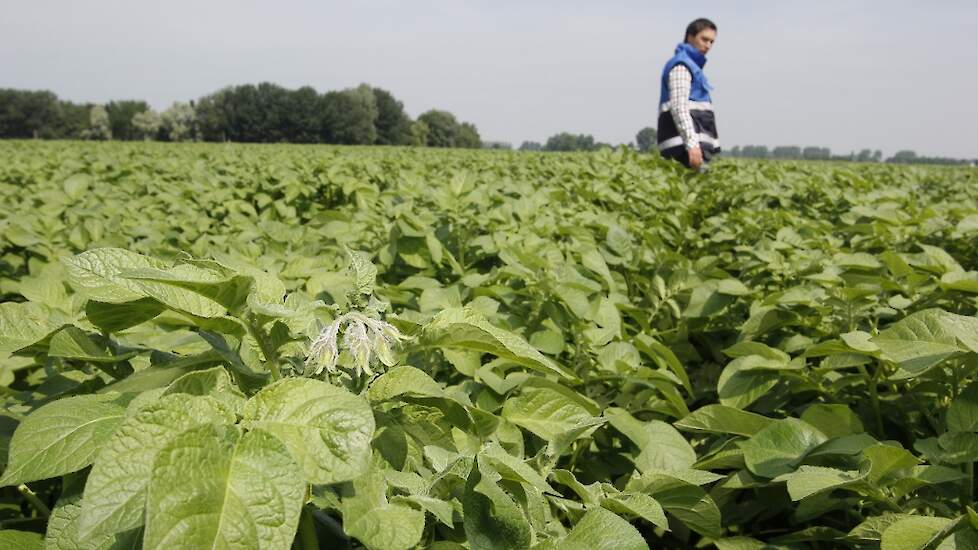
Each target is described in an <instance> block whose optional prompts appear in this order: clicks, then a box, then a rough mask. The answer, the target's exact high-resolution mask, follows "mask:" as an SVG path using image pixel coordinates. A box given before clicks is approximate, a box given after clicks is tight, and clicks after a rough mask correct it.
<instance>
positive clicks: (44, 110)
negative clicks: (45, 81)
mask: <svg viewBox="0 0 978 550" xmlns="http://www.w3.org/2000/svg"><path fill="white" fill-rule="evenodd" d="M60 119H61V109H60V108H59V105H58V96H56V95H54V94H53V93H51V92H47V91H36V92H35V91H26V90H13V89H0V137H4V138H34V137H41V138H53V137H61V136H58V135H56V128H57V126H58V123H59V121H60Z"/></svg>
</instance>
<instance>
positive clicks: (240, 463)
mask: <svg viewBox="0 0 978 550" xmlns="http://www.w3.org/2000/svg"><path fill="white" fill-rule="evenodd" d="M305 492H306V484H305V482H303V480H302V475H301V472H300V471H299V468H298V465H297V464H296V463H295V461H294V460H293V459H292V457H291V455H290V454H289V452H288V451H287V450H286V448H285V446H284V445H283V444H282V443H281V442H280V441H279V440H278V439H276V438H275V437H273V436H271V435H269V434H268V433H265V432H263V431H262V430H252V431H250V432H247V433H244V434H242V431H241V429H240V428H237V427H231V426H217V425H213V424H211V425H204V426H200V427H198V428H194V429H191V430H189V431H186V432H183V433H182V434H180V435H178V436H177V437H175V438H174V439H173V440H172V441H170V442H169V443H168V444H167V445H166V446H165V447H163V449H161V450H160V451H159V453H158V454H157V457H156V460H155V462H154V464H153V473H152V477H151V481H150V485H149V494H148V497H147V503H146V538H145V540H144V545H145V546H146V547H148V548H228V549H233V548H242V549H244V548H259V549H265V548H267V549H282V550H286V549H288V548H290V547H291V545H292V539H293V538H294V537H295V531H296V527H297V526H298V524H299V513H300V511H301V510H302V505H303V503H304V501H305Z"/></svg>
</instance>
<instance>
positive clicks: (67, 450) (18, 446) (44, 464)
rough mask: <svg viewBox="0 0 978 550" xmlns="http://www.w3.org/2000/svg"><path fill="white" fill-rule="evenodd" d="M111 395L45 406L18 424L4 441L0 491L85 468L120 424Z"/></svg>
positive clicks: (116, 399) (118, 410) (122, 408)
mask: <svg viewBox="0 0 978 550" xmlns="http://www.w3.org/2000/svg"><path fill="white" fill-rule="evenodd" d="M119 400H120V396H119V395H118V394H115V393H110V394H102V395H79V396H75V397H66V398H64V399H59V400H57V401H54V402H52V403H49V404H47V405H45V406H43V407H41V408H39V409H37V410H36V411H34V412H33V413H31V414H30V415H28V416H27V418H26V419H24V421H23V422H21V423H20V425H19V426H17V430H16V431H15V432H14V436H13V439H11V441H10V456H9V458H8V467H7V470H6V471H5V472H4V473H3V477H2V478H0V486H8V485H17V484H20V483H26V482H28V481H36V480H39V479H49V478H52V477H57V476H60V475H64V474H67V473H69V472H76V471H78V470H81V469H82V468H84V467H86V466H88V465H89V464H91V463H92V461H93V460H94V459H95V455H96V453H98V452H99V449H100V448H101V447H102V445H103V444H104V443H105V442H106V441H108V439H109V438H110V437H111V436H112V434H113V433H114V432H115V430H116V429H117V428H118V427H119V425H120V424H122V419H123V416H124V415H125V406H124V404H121V403H120V402H119Z"/></svg>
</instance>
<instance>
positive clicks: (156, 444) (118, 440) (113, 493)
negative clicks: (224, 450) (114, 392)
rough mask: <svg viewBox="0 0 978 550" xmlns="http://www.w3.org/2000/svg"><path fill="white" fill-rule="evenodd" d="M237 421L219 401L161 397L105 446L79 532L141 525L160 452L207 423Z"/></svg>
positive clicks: (87, 494) (113, 530)
mask: <svg viewBox="0 0 978 550" xmlns="http://www.w3.org/2000/svg"><path fill="white" fill-rule="evenodd" d="M233 421H234V417H233V416H232V413H231V412H230V411H228V410H227V409H226V408H225V407H223V406H222V405H221V404H220V403H219V402H218V401H217V400H216V399H213V398H211V397H191V396H187V395H185V394H176V395H170V396H166V397H161V398H160V399H159V400H158V401H156V402H153V403H150V404H148V405H146V406H145V407H144V408H143V409H141V410H139V411H137V412H136V414H134V415H131V416H128V417H127V418H126V419H125V420H124V421H123V422H122V424H121V426H119V429H118V430H117V431H116V432H115V434H114V435H113V436H112V438H111V439H110V440H109V441H108V442H107V443H106V444H105V445H104V446H103V448H102V450H101V452H100V453H99V454H98V457H97V459H96V461H95V465H94V467H93V468H92V472H91V473H90V474H89V476H88V481H87V482H86V484H85V499H84V501H83V502H82V512H81V517H80V518H79V523H78V533H79V534H80V535H81V536H82V537H84V538H92V537H96V536H98V535H104V534H112V533H119V532H122V531H126V530H129V529H133V528H135V527H139V526H140V525H142V523H143V509H144V507H145V503H146V490H147V488H148V487H149V482H150V475H151V473H152V469H153V461H154V460H155V459H156V455H157V453H158V452H159V450H160V449H162V448H163V447H164V446H166V445H167V444H169V442H170V441H172V440H173V439H174V438H176V437H177V436H178V435H180V434H181V433H183V432H185V431H187V430H190V429H193V428H195V427H197V426H200V425H202V424H211V423H231V422H233Z"/></svg>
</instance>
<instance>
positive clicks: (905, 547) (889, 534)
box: [880, 516, 952, 550]
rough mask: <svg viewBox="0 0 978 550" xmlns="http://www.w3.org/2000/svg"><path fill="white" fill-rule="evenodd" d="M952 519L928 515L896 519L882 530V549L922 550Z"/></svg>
mask: <svg viewBox="0 0 978 550" xmlns="http://www.w3.org/2000/svg"><path fill="white" fill-rule="evenodd" d="M951 521H952V520H949V519H947V518H938V517H930V516H911V517H905V518H902V519H899V520H897V521H896V522H895V523H893V524H892V525H890V526H889V527H887V528H886V530H885V531H883V538H882V539H881V541H880V548H881V549H882V550H922V549H923V548H924V547H925V546H927V544H928V543H930V542H931V540H932V539H933V538H934V537H935V536H937V535H938V534H939V533H941V531H942V530H943V529H944V528H945V527H947V526H948V525H950V524H951Z"/></svg>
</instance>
